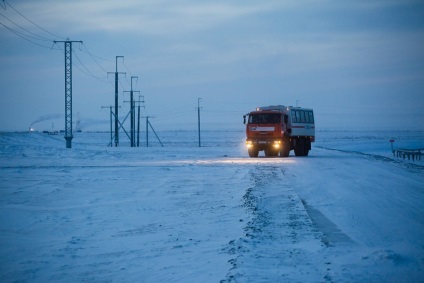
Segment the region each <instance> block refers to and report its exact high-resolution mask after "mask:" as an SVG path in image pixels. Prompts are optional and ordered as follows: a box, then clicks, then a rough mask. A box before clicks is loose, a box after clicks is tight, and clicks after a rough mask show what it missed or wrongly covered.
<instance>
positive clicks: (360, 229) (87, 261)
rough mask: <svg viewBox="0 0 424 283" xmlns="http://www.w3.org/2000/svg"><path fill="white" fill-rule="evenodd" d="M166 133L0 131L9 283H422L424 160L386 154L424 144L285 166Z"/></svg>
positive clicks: (373, 148)
mask: <svg viewBox="0 0 424 283" xmlns="http://www.w3.org/2000/svg"><path fill="white" fill-rule="evenodd" d="M158 135H159V137H160V138H161V140H162V142H163V144H164V147H160V144H159V143H158V142H157V140H156V139H155V137H154V136H151V141H150V146H151V147H146V146H145V143H146V142H145V140H143V141H142V144H141V147H138V148H131V147H129V143H128V139H127V138H126V137H125V135H123V134H122V135H121V137H120V138H121V140H122V142H121V144H120V146H119V147H108V146H107V145H108V143H109V141H110V137H109V134H108V133H75V135H74V139H73V142H72V149H66V148H65V140H64V138H63V136H61V135H46V134H43V133H0V168H1V169H0V170H1V171H0V231H1V233H0V281H1V282H13V281H37V282H48V281H61V282H79V281H90V282H99V281H100V282H104V281H106V282H109V281H113V282H423V281H424V205H423V204H424V161H423V160H420V161H417V160H415V161H412V160H410V161H408V160H403V159H401V158H397V157H393V154H392V152H391V149H390V143H389V140H390V139H395V143H394V146H395V147H400V148H424V133H423V132H418V133H417V132H399V133H393V132H391V133H389V132H318V133H317V141H316V142H315V143H314V144H313V148H312V151H310V154H309V156H308V157H295V156H293V152H291V154H290V157H288V158H279V157H278V158H264V157H263V156H260V157H259V158H249V157H248V155H247V150H246V148H245V147H244V132H243V131H234V132H231V131H228V132H219V131H216V132H214V131H209V132H203V133H202V147H198V141H197V133H196V132H183V131H182V132H162V133H161V132H159V133H158ZM142 138H144V136H143V137H142Z"/></svg>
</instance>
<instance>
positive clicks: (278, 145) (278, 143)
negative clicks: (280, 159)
mask: <svg viewBox="0 0 424 283" xmlns="http://www.w3.org/2000/svg"><path fill="white" fill-rule="evenodd" d="M272 146H273V147H274V148H280V146H281V141H274V143H273V144H272Z"/></svg>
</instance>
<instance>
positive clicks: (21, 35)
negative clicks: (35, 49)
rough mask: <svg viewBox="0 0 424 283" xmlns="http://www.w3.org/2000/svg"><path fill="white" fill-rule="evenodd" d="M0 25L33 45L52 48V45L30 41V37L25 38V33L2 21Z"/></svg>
mask: <svg viewBox="0 0 424 283" xmlns="http://www.w3.org/2000/svg"><path fill="white" fill-rule="evenodd" d="M0 25H2V26H3V27H5V28H6V29H8V30H9V31H10V32H12V33H14V34H16V35H17V36H19V37H20V38H22V39H24V40H26V41H28V42H31V43H32V44H35V45H37V46H40V47H43V48H47V49H53V47H49V46H45V45H42V44H40V43H37V42H35V41H32V40H31V39H29V38H27V37H26V36H27V35H24V34H22V33H21V32H19V31H16V30H14V29H12V28H10V27H8V26H6V25H5V24H3V23H0ZM56 50H59V49H56Z"/></svg>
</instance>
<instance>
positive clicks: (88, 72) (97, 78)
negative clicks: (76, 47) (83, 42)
mask: <svg viewBox="0 0 424 283" xmlns="http://www.w3.org/2000/svg"><path fill="white" fill-rule="evenodd" d="M72 53H73V54H74V55H75V57H76V58H77V60H78V62H79V63H80V64H81V65H82V67H83V68H84V69H85V70H86V71H87V72H84V71H83V70H82V69H81V68H79V67H78V66H77V65H75V64H74V66H75V67H77V68H78V69H79V70H80V71H81V72H83V73H85V74H86V75H88V76H91V77H93V78H95V79H96V80H98V81H101V82H103V83H109V84H112V82H110V81H105V80H102V79H101V78H99V77H97V76H95V75H94V74H93V73H92V72H90V70H89V69H88V68H87V67H86V66H85V65H84V63H83V62H82V61H81V59H80V58H79V57H78V55H77V54H76V53H75V51H72Z"/></svg>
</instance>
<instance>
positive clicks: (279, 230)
mask: <svg viewBox="0 0 424 283" xmlns="http://www.w3.org/2000/svg"><path fill="white" fill-rule="evenodd" d="M248 174H249V177H250V183H251V187H249V188H248V189H247V190H246V193H245V195H244V196H243V207H244V208H245V211H246V217H245V219H244V220H243V221H244V222H245V223H246V224H245V226H244V228H243V236H242V237H240V238H239V239H235V240H232V241H230V242H229V243H228V247H227V249H228V250H227V251H228V253H229V254H230V255H232V256H233V258H232V259H231V260H229V264H230V265H231V267H230V270H229V271H228V273H227V276H226V278H225V279H224V280H222V281H221V282H264V281H265V282H280V281H291V280H295V281H305V280H306V281H308V280H310V278H311V274H312V275H313V277H312V278H315V280H316V279H318V278H321V279H318V280H321V281H331V277H330V276H329V274H328V272H327V270H328V269H329V268H328V265H329V264H330V263H329V262H328V261H326V260H325V258H322V259H321V261H322V264H320V265H317V264H316V256H317V254H318V253H319V251H320V250H322V249H323V248H325V245H324V244H323V242H322V234H321V233H320V232H319V231H318V230H317V229H316V227H315V225H314V223H313V222H312V221H311V219H310V217H309V215H308V213H307V211H306V210H305V207H304V205H303V203H302V201H301V199H300V198H299V196H298V195H297V193H296V192H295V190H294V189H293V188H292V186H291V185H290V183H289V182H288V181H287V180H286V179H285V177H284V174H285V169H284V168H282V167H278V166H264V167H259V166H255V167H253V168H252V169H250V171H249V173H248ZM311 255H312V256H313V258H311V257H310V256H311ZM320 257H322V256H320ZM302 279H303V280H302Z"/></svg>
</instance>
